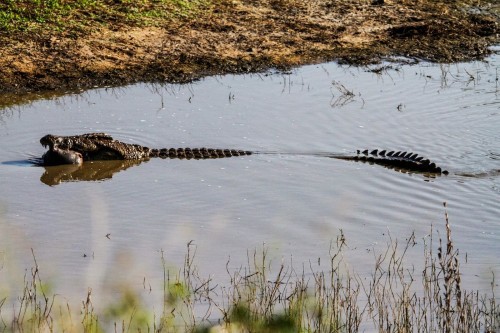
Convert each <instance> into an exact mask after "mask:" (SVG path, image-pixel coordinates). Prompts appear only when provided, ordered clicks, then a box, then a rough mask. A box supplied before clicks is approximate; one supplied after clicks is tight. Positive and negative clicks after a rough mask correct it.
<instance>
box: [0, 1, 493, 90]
mask: <svg viewBox="0 0 500 333" xmlns="http://www.w3.org/2000/svg"><path fill="white" fill-rule="evenodd" d="M491 8H493V7H491V6H490V9H491ZM497 13H498V12H497ZM498 43H500V24H499V16H498V14H495V11H494V10H493V11H492V10H483V9H481V10H480V9H478V8H475V7H470V6H468V5H464V4H458V3H457V2H455V1H444V0H443V1H423V0H421V1H413V0H412V1H409V0H386V1H385V3H384V4H373V3H372V2H371V1H361V0H356V1H352V0H339V1H331V0H311V1H299V0H263V1H256V0H234V1H229V0H223V1H217V2H211V3H210V2H207V3H205V4H204V5H203V7H202V8H201V10H199V11H198V12H197V13H196V14H195V15H188V16H187V17H176V18H174V19H172V18H169V19H168V20H161V21H159V23H158V22H157V24H137V23H130V22H120V21H116V19H114V18H113V20H110V21H109V22H106V23H105V24H100V25H98V26H95V25H85V24H82V27H81V28H80V29H79V30H78V31H77V32H75V31H73V30H68V29H59V30H54V29H47V31H46V30H45V29H43V25H42V28H40V27H38V28H37V27H36V26H35V28H34V29H30V30H26V31H22V30H15V31H2V32H0V45H2V47H1V48H0V92H10V93H23V92H30V91H43V90H60V89H63V90H75V89H85V88H89V87H94V86H106V85H122V84H127V83H133V82H141V81H147V82H186V81H189V80H193V79H196V78H200V77H203V76H206V75H213V74H224V73H246V72H256V71H263V70H265V69H269V68H279V69H287V68H290V67H293V66H297V65H302V64H306V63H318V62H324V61H329V60H339V61H340V62H344V63H349V64H356V65H357V64H361V65H363V64H369V63H374V62H378V61H380V60H381V59H383V58H385V57H389V56H405V57H409V58H413V59H418V60H420V59H424V60H431V61H436V62H454V61H462V60H471V59H482V58H484V57H485V56H486V55H488V54H489V50H488V46H490V45H492V44H498Z"/></svg>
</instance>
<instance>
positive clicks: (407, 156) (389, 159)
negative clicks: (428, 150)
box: [347, 149, 448, 175]
mask: <svg viewBox="0 0 500 333" xmlns="http://www.w3.org/2000/svg"><path fill="white" fill-rule="evenodd" d="M347 159H350V160H353V161H361V162H372V163H376V164H380V165H385V166H389V167H394V168H401V169H406V170H409V171H417V172H430V173H442V174H445V175H447V174H448V171H446V170H442V169H441V168H440V167H438V166H437V165H436V164H435V163H433V162H431V161H430V160H429V159H426V158H424V157H422V156H418V154H415V153H412V152H401V151H398V152H394V151H390V152H387V151H386V150H381V151H378V150H377V149H375V150H372V151H370V152H369V151H368V150H367V149H366V150H363V151H360V150H358V151H357V155H356V156H354V157H352V158H347Z"/></svg>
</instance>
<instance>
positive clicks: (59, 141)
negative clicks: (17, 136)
mask: <svg viewBox="0 0 500 333" xmlns="http://www.w3.org/2000/svg"><path fill="white" fill-rule="evenodd" d="M40 143H41V144H42V146H44V147H45V148H47V147H48V150H47V152H46V153H45V154H43V157H42V159H43V164H44V165H61V164H77V165H80V164H82V163H83V156H82V154H81V153H80V152H78V151H75V150H71V147H72V142H71V140H67V137H60V136H56V135H52V134H47V135H45V136H44V137H43V138H41V139H40Z"/></svg>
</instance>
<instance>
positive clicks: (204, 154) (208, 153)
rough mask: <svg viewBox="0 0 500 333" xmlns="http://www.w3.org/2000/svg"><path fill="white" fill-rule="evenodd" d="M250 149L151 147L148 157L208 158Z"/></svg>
mask: <svg viewBox="0 0 500 333" xmlns="http://www.w3.org/2000/svg"><path fill="white" fill-rule="evenodd" d="M251 154H252V152H251V151H246V150H236V149H214V148H170V149H169V148H163V149H151V150H150V152H149V157H160V158H185V159H191V158H194V159H208V158H225V157H233V156H244V155H251Z"/></svg>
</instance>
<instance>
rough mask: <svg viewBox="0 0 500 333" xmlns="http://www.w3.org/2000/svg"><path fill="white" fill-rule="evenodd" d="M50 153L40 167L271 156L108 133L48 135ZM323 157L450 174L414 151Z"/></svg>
mask: <svg viewBox="0 0 500 333" xmlns="http://www.w3.org/2000/svg"><path fill="white" fill-rule="evenodd" d="M40 143H41V144H42V145H43V146H44V147H48V151H47V152H46V153H45V154H44V155H43V156H42V162H41V164H42V165H44V166H55V165H64V164H75V165H81V164H83V163H84V162H87V161H103V160H149V159H150V158H155V157H160V158H180V159H210V158H226V157H233V156H245V155H252V154H269V153H266V152H257V151H248V150H237V149H214V148H162V149H152V148H148V147H145V146H141V145H138V144H130V143H124V142H121V141H118V140H115V139H113V137H111V136H110V135H108V134H106V133H87V134H81V135H74V136H58V135H52V134H47V135H45V136H44V137H42V138H41V139H40ZM321 156H325V157H329V158H335V159H341V160H348V161H356V162H367V163H372V164H377V165H382V166H385V167H387V168H393V169H397V170H400V171H404V172H420V173H429V174H443V175H447V174H448V171H446V170H443V169H441V168H440V167H439V166H437V165H436V164H435V163H433V162H431V161H430V160H428V159H426V158H424V157H422V156H419V155H418V154H415V153H413V152H401V151H397V152H396V151H387V150H378V149H375V150H368V149H365V150H357V151H356V154H353V155H346V154H332V153H327V154H321Z"/></svg>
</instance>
